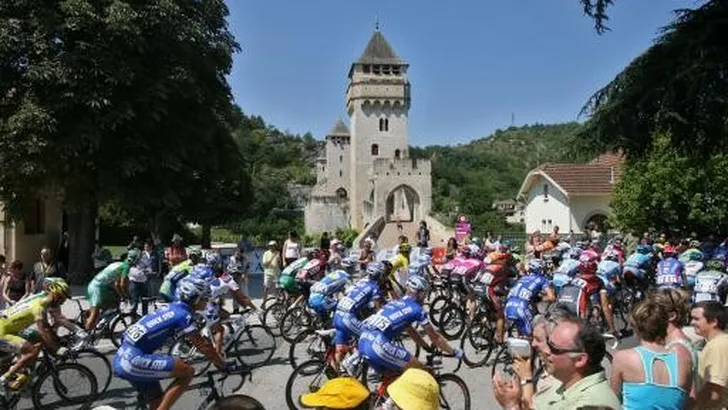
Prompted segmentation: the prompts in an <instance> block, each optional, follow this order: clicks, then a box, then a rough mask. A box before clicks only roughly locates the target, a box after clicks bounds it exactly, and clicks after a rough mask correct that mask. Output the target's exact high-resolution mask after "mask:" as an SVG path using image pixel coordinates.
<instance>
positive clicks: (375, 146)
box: [372, 144, 379, 155]
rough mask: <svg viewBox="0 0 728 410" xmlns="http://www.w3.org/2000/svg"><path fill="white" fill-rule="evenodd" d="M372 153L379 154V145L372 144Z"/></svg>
mask: <svg viewBox="0 0 728 410" xmlns="http://www.w3.org/2000/svg"><path fill="white" fill-rule="evenodd" d="M372 155H379V145H377V144H372Z"/></svg>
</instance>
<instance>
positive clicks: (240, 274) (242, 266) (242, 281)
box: [227, 249, 250, 311]
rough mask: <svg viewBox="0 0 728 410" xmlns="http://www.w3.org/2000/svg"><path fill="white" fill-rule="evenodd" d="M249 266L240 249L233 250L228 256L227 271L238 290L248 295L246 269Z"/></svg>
mask: <svg viewBox="0 0 728 410" xmlns="http://www.w3.org/2000/svg"><path fill="white" fill-rule="evenodd" d="M249 270H250V266H248V264H247V263H246V261H245V255H244V254H243V252H242V251H241V250H240V249H236V250H235V254H233V256H231V257H230V260H229V261H228V265H227V272H228V273H229V274H231V275H233V277H234V278H235V282H237V284H238V285H239V286H240V291H241V292H243V295H245V296H248V297H249V296H250V292H249V289H248V271H249ZM233 305H234V306H235V310H236V311H237V310H238V305H237V303H233Z"/></svg>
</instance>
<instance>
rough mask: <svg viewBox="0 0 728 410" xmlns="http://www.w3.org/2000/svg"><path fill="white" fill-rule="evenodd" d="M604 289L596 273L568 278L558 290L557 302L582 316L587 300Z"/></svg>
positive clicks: (591, 299) (590, 300)
mask: <svg viewBox="0 0 728 410" xmlns="http://www.w3.org/2000/svg"><path fill="white" fill-rule="evenodd" d="M602 289H604V282H602V280H601V279H599V276H597V275H579V276H577V277H575V278H572V279H571V280H569V282H568V283H567V284H565V285H564V287H562V288H561V292H559V297H558V300H557V303H558V304H559V305H563V306H564V307H566V308H567V309H569V310H570V311H571V312H572V313H574V314H576V315H579V316H580V317H584V316H585V315H586V311H587V310H586V309H587V306H588V304H589V302H594V300H593V299H594V298H595V297H596V296H598V295H599V291H601V290H602Z"/></svg>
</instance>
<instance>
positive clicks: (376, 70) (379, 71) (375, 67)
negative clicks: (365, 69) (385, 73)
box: [372, 65, 382, 75]
mask: <svg viewBox="0 0 728 410" xmlns="http://www.w3.org/2000/svg"><path fill="white" fill-rule="evenodd" d="M372 72H373V73H374V74H377V75H379V74H382V66H380V65H373V66H372Z"/></svg>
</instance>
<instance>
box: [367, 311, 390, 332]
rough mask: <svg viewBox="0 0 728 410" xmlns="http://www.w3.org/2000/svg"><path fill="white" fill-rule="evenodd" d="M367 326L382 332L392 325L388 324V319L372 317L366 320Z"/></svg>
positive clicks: (379, 316)
mask: <svg viewBox="0 0 728 410" xmlns="http://www.w3.org/2000/svg"><path fill="white" fill-rule="evenodd" d="M367 325H368V326H369V327H373V328H374V329H378V330H381V331H382V332H384V331H385V330H387V329H388V328H389V326H391V325H392V322H390V321H389V319H387V318H386V317H384V316H381V315H374V316H371V317H370V318H369V319H367Z"/></svg>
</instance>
